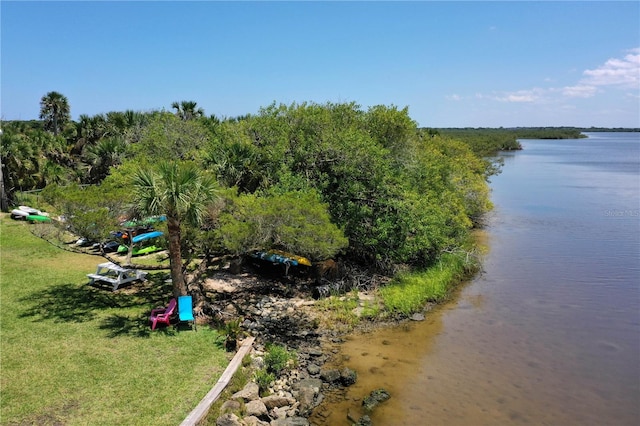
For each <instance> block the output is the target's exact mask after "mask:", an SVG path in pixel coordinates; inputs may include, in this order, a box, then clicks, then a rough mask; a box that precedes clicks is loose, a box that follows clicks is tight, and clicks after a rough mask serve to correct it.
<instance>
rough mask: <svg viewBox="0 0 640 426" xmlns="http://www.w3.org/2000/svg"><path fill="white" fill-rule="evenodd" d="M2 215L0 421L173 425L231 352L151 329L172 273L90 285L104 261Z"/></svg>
mask: <svg viewBox="0 0 640 426" xmlns="http://www.w3.org/2000/svg"><path fill="white" fill-rule="evenodd" d="M33 226H40V225H30V224H28V223H25V222H22V221H14V220H11V219H10V218H9V215H7V214H2V215H0V410H1V411H0V423H1V424H3V425H4V424H38V425H45V424H65V425H88V424H104V425H150V424H153V425H176V424H179V423H180V422H181V421H182V420H183V419H184V418H185V417H186V415H187V414H188V413H189V412H190V411H191V410H192V409H193V408H194V407H195V406H196V405H197V404H198V402H199V401H200V399H202V397H203V396H204V395H205V394H206V393H207V392H208V391H209V389H210V388H211V387H212V386H213V385H214V384H215V383H216V381H217V380H218V378H219V377H220V375H221V374H222V372H223V370H224V368H225V367H226V365H227V363H228V360H229V356H228V354H226V352H225V351H224V349H223V345H222V344H223V340H224V339H223V337H222V336H221V335H220V334H219V333H218V332H217V331H215V330H212V329H209V328H208V327H204V326H201V327H198V331H197V332H196V331H192V330H190V329H189V328H188V327H184V328H182V327H180V328H178V329H176V328H174V327H169V328H161V329H160V330H156V331H154V332H151V329H150V326H149V324H148V318H149V313H150V311H151V309H152V308H154V307H157V306H166V304H167V302H168V301H169V299H170V297H171V288H170V287H169V286H167V284H166V283H165V279H166V277H167V275H166V272H158V273H151V274H149V276H148V277H149V280H148V281H147V282H146V283H136V284H134V285H133V286H130V287H124V288H122V289H119V290H118V291H116V292H111V290H110V289H109V288H108V287H106V288H104V289H102V288H96V287H92V286H89V285H87V283H88V279H87V277H86V274H87V273H92V272H95V268H96V265H97V264H98V263H101V262H103V261H104V259H102V258H100V257H96V256H90V255H82V254H76V253H71V252H67V251H64V250H61V249H58V248H56V247H54V246H52V245H51V244H49V243H47V242H46V241H44V240H42V239H40V238H38V237H36V236H34V235H32V234H31V232H30V229H31V228H30V227H33Z"/></svg>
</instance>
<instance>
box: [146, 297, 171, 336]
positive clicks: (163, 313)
mask: <svg viewBox="0 0 640 426" xmlns="http://www.w3.org/2000/svg"><path fill="white" fill-rule="evenodd" d="M176 305H177V303H176V299H171V300H170V301H169V305H167V307H166V308H156V309H153V310H151V316H150V317H149V321H151V329H152V330H155V329H156V325H157V324H158V323H160V324H166V325H170V323H171V315H173V312H174V311H175V310H176Z"/></svg>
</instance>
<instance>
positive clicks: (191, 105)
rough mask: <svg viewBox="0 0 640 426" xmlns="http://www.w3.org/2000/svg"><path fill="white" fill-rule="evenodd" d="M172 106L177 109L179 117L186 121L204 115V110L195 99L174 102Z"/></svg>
mask: <svg viewBox="0 0 640 426" xmlns="http://www.w3.org/2000/svg"><path fill="white" fill-rule="evenodd" d="M171 108H173V109H175V110H176V113H175V114H176V116H177V117H179V118H180V119H181V120H185V121H187V120H193V119H195V118H200V117H203V116H204V110H203V109H202V108H198V103H197V102H195V101H181V102H173V103H172V104H171Z"/></svg>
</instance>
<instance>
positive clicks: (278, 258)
mask: <svg viewBox="0 0 640 426" xmlns="http://www.w3.org/2000/svg"><path fill="white" fill-rule="evenodd" d="M250 256H251V257H253V258H255V259H262V260H266V261H268V262H272V263H282V264H289V265H293V266H298V265H305V266H311V261H310V260H309V259H307V258H306V257H302V256H298V255H295V254H291V253H287V252H285V251H282V250H269V251H258V252H254V253H252V254H250Z"/></svg>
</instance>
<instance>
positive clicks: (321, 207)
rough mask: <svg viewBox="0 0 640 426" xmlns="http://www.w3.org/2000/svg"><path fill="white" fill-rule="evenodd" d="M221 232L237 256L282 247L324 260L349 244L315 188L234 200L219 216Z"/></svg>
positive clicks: (247, 195) (226, 243) (228, 248)
mask: <svg viewBox="0 0 640 426" xmlns="http://www.w3.org/2000/svg"><path fill="white" fill-rule="evenodd" d="M218 235H219V239H220V240H221V241H222V244H221V245H222V246H223V247H224V248H225V249H226V250H227V251H228V252H230V253H232V254H234V255H238V254H242V253H246V252H248V251H251V250H263V249H270V248H278V249H282V250H286V251H289V252H293V253H296V254H298V255H302V256H306V257H308V258H310V259H312V260H324V259H327V258H330V257H333V256H335V255H336V254H337V253H338V252H340V251H341V250H342V249H344V248H346V247H347V246H348V244H349V241H348V240H347V238H346V237H345V236H344V234H343V233H342V231H341V230H340V229H339V228H338V227H337V226H336V225H334V224H333V223H331V219H330V217H329V213H328V210H327V205H326V204H324V203H322V202H321V201H320V197H319V195H318V194H317V193H316V192H315V191H308V192H287V193H284V194H274V195H268V196H256V195H252V194H244V195H241V196H239V197H237V198H235V199H232V200H231V202H230V204H229V206H228V207H227V208H226V211H225V212H224V213H222V214H221V215H220V217H219V228H218Z"/></svg>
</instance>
